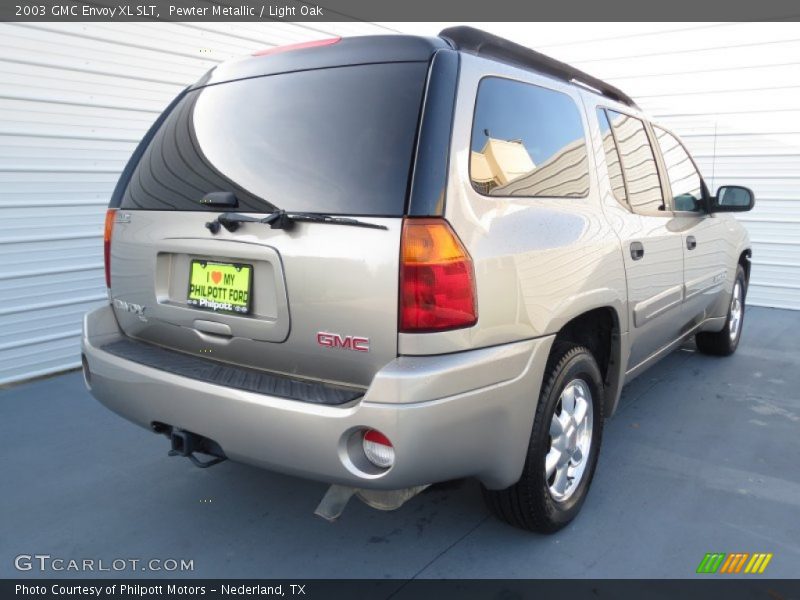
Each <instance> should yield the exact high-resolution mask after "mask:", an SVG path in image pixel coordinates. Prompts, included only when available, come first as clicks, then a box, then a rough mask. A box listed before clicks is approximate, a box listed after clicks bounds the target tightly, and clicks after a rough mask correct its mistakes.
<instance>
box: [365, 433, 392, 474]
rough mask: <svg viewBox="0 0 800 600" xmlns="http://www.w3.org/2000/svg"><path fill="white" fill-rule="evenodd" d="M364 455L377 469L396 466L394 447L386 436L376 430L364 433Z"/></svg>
mask: <svg viewBox="0 0 800 600" xmlns="http://www.w3.org/2000/svg"><path fill="white" fill-rule="evenodd" d="M363 445H364V454H365V455H366V456H367V460H368V461H369V462H371V463H372V464H373V465H375V466H376V467H380V468H382V469H388V468H389V467H391V466H392V465H393V464H394V447H393V446H392V442H390V441H389V438H387V437H386V436H385V435H383V434H382V433H381V432H380V431H376V430H375V429H367V431H365V432H364V442H363Z"/></svg>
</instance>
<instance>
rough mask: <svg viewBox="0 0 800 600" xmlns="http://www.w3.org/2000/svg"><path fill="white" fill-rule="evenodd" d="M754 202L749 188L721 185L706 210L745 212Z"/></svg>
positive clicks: (714, 211)
mask: <svg viewBox="0 0 800 600" xmlns="http://www.w3.org/2000/svg"><path fill="white" fill-rule="evenodd" d="M755 203H756V197H755V195H754V194H753V191H752V190H751V189H750V188H746V187H743V186H741V185H723V186H721V187H720V188H719V189H718V190H717V195H716V196H714V197H713V198H711V202H710V203H709V211H708V212H712V213H717V212H746V211H748V210H752V209H753V206H755Z"/></svg>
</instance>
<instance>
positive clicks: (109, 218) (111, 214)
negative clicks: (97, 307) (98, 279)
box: [103, 208, 117, 288]
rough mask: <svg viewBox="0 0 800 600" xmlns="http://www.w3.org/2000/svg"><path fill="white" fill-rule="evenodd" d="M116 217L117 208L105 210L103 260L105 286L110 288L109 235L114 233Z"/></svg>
mask: <svg viewBox="0 0 800 600" xmlns="http://www.w3.org/2000/svg"><path fill="white" fill-rule="evenodd" d="M116 218H117V209H116V208H109V209H108V210H107V211H106V224H105V228H104V229H103V262H104V264H105V268H106V287H107V288H111V235H112V234H113V233H114V221H115V220H116Z"/></svg>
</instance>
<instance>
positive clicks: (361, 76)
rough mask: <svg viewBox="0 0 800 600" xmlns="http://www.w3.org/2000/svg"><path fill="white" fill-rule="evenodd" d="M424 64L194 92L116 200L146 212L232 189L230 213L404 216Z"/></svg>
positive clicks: (307, 74)
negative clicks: (234, 202)
mask: <svg viewBox="0 0 800 600" xmlns="http://www.w3.org/2000/svg"><path fill="white" fill-rule="evenodd" d="M427 67H428V65H427V63H421V62H414V63H388V64H376V65H360V66H349V67H336V68H329V69H318V70H310V71H302V72H295V73H285V74H279V75H271V76H268V77H257V78H253V79H244V80H239V81H233V82H230V83H225V84H220V85H212V86H209V87H206V88H202V89H200V90H197V91H192V92H189V93H188V94H187V95H186V97H185V98H184V99H183V100H182V101H181V102H180V103H179V104H178V106H176V108H175V109H174V110H173V112H172V113H171V114H170V115H169V117H168V118H167V120H166V121H165V122H164V124H163V125H162V126H161V128H160V129H159V131H158V133H157V134H156V135H155V137H154V139H153V141H152V142H151V144H150V145H149V146H148V148H147V150H146V151H145V153H144V155H143V156H142V159H141V160H140V161H139V164H138V166H137V168H136V170H135V171H134V173H133V176H132V177H131V181H130V183H129V185H128V187H127V189H126V191H125V194H124V196H123V199H122V207H123V208H128V209H145V210H220V211H224V210H231V209H230V207H209V206H203V205H201V204H199V201H200V199H201V198H202V197H203V196H205V195H206V194H208V193H209V192H218V191H222V192H233V193H234V194H235V195H236V198H237V200H238V207H237V210H240V211H248V212H271V211H272V210H273V207H278V208H283V209H286V210H289V211H295V212H315V213H331V214H350V215H386V216H396V215H402V214H403V212H404V210H405V201H406V193H407V187H408V178H409V172H410V168H411V161H412V158H413V152H414V139H415V135H416V131H417V124H418V120H419V112H420V106H421V103H422V94H423V89H424V85H425V78H426V74H427Z"/></svg>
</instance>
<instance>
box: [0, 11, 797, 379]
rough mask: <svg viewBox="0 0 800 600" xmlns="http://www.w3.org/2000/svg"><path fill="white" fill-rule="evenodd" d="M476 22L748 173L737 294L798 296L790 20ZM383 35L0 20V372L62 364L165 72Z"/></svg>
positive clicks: (162, 98) (416, 28)
mask: <svg viewBox="0 0 800 600" xmlns="http://www.w3.org/2000/svg"><path fill="white" fill-rule="evenodd" d="M486 27H487V28H489V29H491V30H493V31H496V32H498V33H500V34H502V35H507V36H508V37H511V38H512V39H515V40H517V41H520V42H522V43H525V44H528V45H530V46H532V47H536V48H538V49H540V50H542V51H544V52H546V53H548V54H550V55H552V56H554V57H556V58H560V59H561V60H565V61H567V62H572V63H573V64H575V65H576V66H578V67H580V68H583V69H585V70H587V71H588V72H590V73H592V74H595V75H597V76H599V77H602V78H605V79H608V80H609V81H611V82H613V83H615V84H617V85H619V86H620V87H622V88H623V89H624V90H625V91H627V92H628V93H630V94H631V95H632V96H634V97H635V98H636V99H637V100H638V101H639V102H640V104H641V105H642V107H643V108H644V109H645V110H647V111H649V112H650V113H651V114H654V115H656V116H658V117H660V118H661V120H662V121H663V122H664V123H665V124H667V125H669V126H671V127H673V128H674V129H675V130H676V131H677V132H678V133H679V134H680V135H682V137H683V138H684V139H685V140H686V142H687V144H688V145H689V146H690V149H691V150H692V151H693V153H694V154H695V156H696V157H697V159H698V161H699V162H700V164H701V168H702V169H703V171H704V173H705V175H706V177H707V178H709V179H710V180H711V182H712V184H713V185H719V184H720V183H722V182H727V183H741V184H744V185H749V186H750V187H752V188H753V189H754V190H755V192H756V194H757V197H758V207H757V209H756V210H755V211H754V212H752V213H750V214H747V215H743V216H742V217H741V219H742V220H743V221H744V222H745V223H746V224H747V227H748V228H749V229H750V231H751V235H752V238H753V240H754V242H755V243H754V255H755V256H754V263H755V267H754V270H753V282H752V287H751V290H750V297H749V300H750V302H751V303H753V304H761V305H766V306H781V307H787V308H795V309H800V28H799V27H798V25H797V24H796V23H762V24H655V25H653V24H649V25H643V24H622V25H616V26H614V25H610V24H602V25H601V24H541V23H534V24H515V25H507V26H501V25H486ZM388 28H391V29H400V30H403V31H408V32H410V33H419V32H421V33H426V34H435V33H436V32H437V31H438V30H439V29H440V28H441V27H439V26H436V25H421V24H404V25H403V24H393V25H388ZM386 31H387V27H384V26H379V25H370V24H346V25H339V24H308V25H302V24H290V23H269V24H239V23H237V24H199V23H191V24H190V23H186V24H166V23H156V24H135V23H130V24H119V23H118V24H88V23H86V24H56V23H37V24H9V23H4V24H0V34H1V35H0V114H2V120H1V121H0V253H2V259H3V260H2V266H3V268H2V269H0V280H1V281H2V285H0V384H2V383H6V382H9V381H14V380H18V379H22V378H26V377H33V376H36V375H41V374H45V373H49V372H53V371H57V370H60V369H64V368H68V367H72V366H76V365H77V364H78V339H79V338H78V334H79V331H80V320H81V316H82V315H83V313H84V312H86V310H88V309H89V308H91V307H92V306H94V305H96V304H97V303H99V302H102V300H103V298H104V297H105V288H104V284H103V269H102V250H101V247H102V243H101V234H102V232H101V229H102V220H103V214H104V207H105V205H106V203H107V202H108V197H109V195H110V194H111V191H112V189H113V186H114V183H115V182H116V179H117V175H118V173H119V172H120V171H121V170H122V168H123V166H124V164H125V161H126V160H127V157H128V155H129V154H130V153H131V151H132V150H133V148H134V146H135V144H136V142H137V141H138V140H139V138H140V137H141V135H142V134H143V133H144V131H145V130H146V129H147V127H148V126H149V124H150V123H151V122H152V121H153V120H154V119H155V118H156V116H157V114H158V113H159V111H160V110H161V109H162V108H163V107H164V106H165V105H166V104H167V103H168V102H169V100H170V99H171V98H172V97H173V96H174V95H175V94H176V93H177V92H178V91H179V90H180V89H181V88H182V87H183V86H185V85H186V84H187V83H189V82H191V81H194V80H195V79H197V78H198V77H199V76H200V75H201V74H202V73H203V72H204V71H206V70H207V69H208V68H210V67H211V66H212V65H213V64H215V63H216V62H218V61H220V60H225V59H227V58H229V57H232V56H237V55H242V54H247V53H249V52H252V51H253V50H254V49H258V48H263V47H266V46H270V45H281V44H288V43H293V42H298V41H304V40H309V39H319V38H323V37H329V36H331V35H360V34H368V33H379V32H386ZM577 40H580V41H577Z"/></svg>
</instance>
